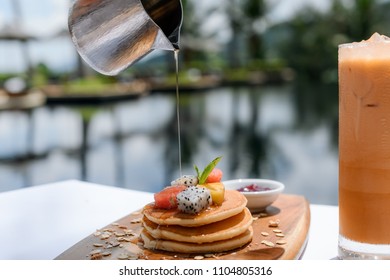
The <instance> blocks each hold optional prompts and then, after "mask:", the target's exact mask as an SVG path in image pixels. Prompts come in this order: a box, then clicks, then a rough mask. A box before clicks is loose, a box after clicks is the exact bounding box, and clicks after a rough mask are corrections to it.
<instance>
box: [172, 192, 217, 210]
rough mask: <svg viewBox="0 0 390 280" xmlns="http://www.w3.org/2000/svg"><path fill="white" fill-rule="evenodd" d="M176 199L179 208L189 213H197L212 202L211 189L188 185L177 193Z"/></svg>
mask: <svg viewBox="0 0 390 280" xmlns="http://www.w3.org/2000/svg"><path fill="white" fill-rule="evenodd" d="M176 199H177V207H178V209H179V210H180V211H182V212H184V213H188V214H197V213H199V212H201V211H203V210H206V209H207V208H208V207H209V206H210V205H211V204H212V199H211V194H210V191H209V190H208V189H206V188H203V187H197V186H190V187H187V188H186V189H185V190H184V191H181V192H179V193H178V194H177V195H176Z"/></svg>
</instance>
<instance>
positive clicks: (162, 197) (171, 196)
mask: <svg viewBox="0 0 390 280" xmlns="http://www.w3.org/2000/svg"><path fill="white" fill-rule="evenodd" d="M186 188H187V187H186V186H184V185H180V186H170V187H166V188H164V189H163V190H162V191H160V192H158V193H155V194H154V206H155V207H156V208H162V209H173V208H176V207H177V200H176V195H177V194H178V193H179V192H181V191H183V190H185V189H186Z"/></svg>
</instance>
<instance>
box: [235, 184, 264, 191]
mask: <svg viewBox="0 0 390 280" xmlns="http://www.w3.org/2000/svg"><path fill="white" fill-rule="evenodd" d="M270 190H271V188H268V187H262V186H259V185H256V184H251V185H248V186H246V187H242V188H239V189H238V191H239V192H264V191H270Z"/></svg>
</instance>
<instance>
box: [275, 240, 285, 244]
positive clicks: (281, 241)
mask: <svg viewBox="0 0 390 280" xmlns="http://www.w3.org/2000/svg"><path fill="white" fill-rule="evenodd" d="M286 243H287V241H286V240H284V239H280V240H278V241H276V244H278V245H284V244H286Z"/></svg>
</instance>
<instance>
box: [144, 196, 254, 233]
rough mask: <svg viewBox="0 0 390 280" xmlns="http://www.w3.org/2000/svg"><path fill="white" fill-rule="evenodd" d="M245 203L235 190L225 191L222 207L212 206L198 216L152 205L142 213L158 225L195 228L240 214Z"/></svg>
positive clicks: (243, 197) (244, 199) (147, 206)
mask: <svg viewBox="0 0 390 280" xmlns="http://www.w3.org/2000/svg"><path fill="white" fill-rule="evenodd" d="M246 203H247V200H246V198H245V196H244V195H243V194H242V193H240V192H238V191H235V190H225V200H224V202H223V203H222V205H212V206H210V207H209V209H207V210H205V211H202V212H200V213H198V214H187V213H183V212H180V211H179V210H178V209H159V208H155V207H154V203H150V204H148V205H146V206H145V207H144V209H143V213H144V215H145V216H146V217H147V218H148V219H149V220H150V221H152V222H154V223H156V224H159V225H180V226H185V227H197V226H201V225H207V224H211V223H215V222H218V221H221V220H224V219H227V218H230V217H232V216H234V215H237V214H238V213H240V212H242V210H243V209H244V208H245V206H246Z"/></svg>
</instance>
